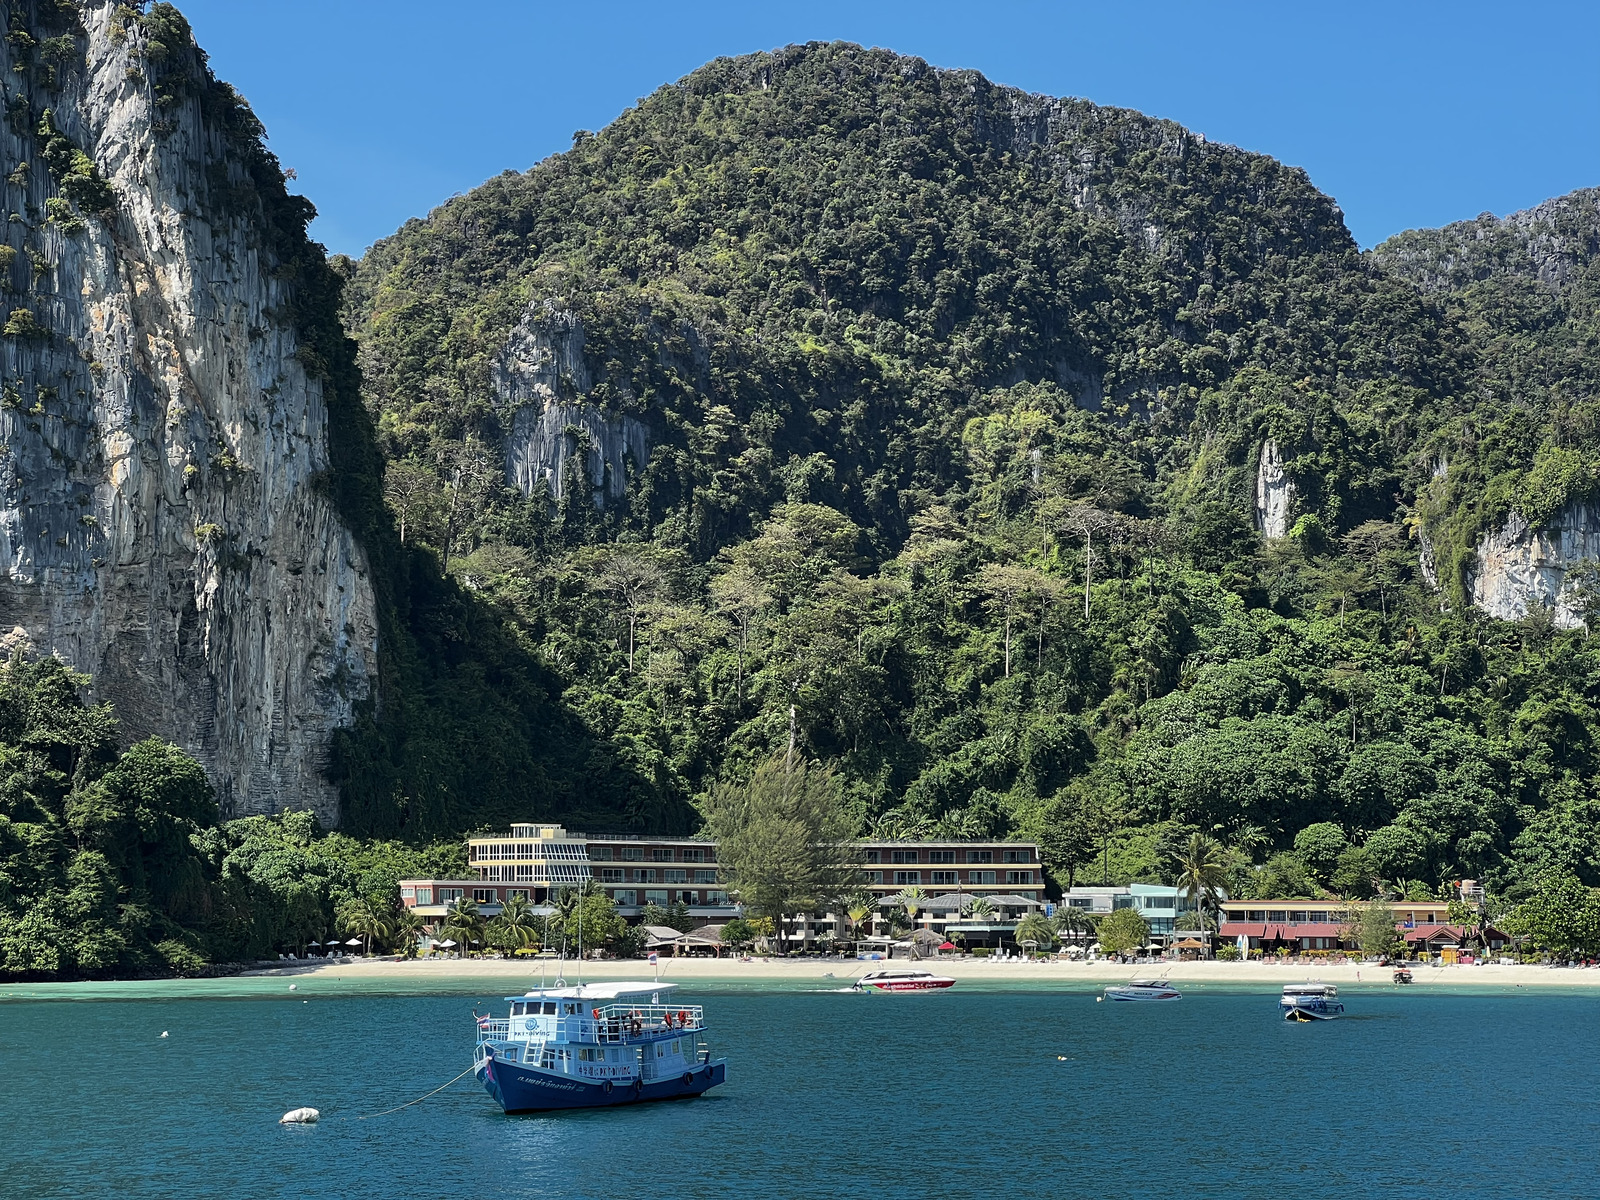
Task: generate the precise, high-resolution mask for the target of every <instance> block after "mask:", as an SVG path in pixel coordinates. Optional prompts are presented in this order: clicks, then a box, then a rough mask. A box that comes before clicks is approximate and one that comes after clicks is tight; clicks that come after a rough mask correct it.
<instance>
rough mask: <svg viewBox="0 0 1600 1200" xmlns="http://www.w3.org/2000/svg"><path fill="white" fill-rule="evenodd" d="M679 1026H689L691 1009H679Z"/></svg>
mask: <svg viewBox="0 0 1600 1200" xmlns="http://www.w3.org/2000/svg"><path fill="white" fill-rule="evenodd" d="M678 1027H679V1028H680V1029H687V1028H689V1010H688V1009H686V1008H680V1009H679V1010H678Z"/></svg>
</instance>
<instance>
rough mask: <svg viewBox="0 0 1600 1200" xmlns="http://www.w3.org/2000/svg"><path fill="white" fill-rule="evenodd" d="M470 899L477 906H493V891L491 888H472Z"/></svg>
mask: <svg viewBox="0 0 1600 1200" xmlns="http://www.w3.org/2000/svg"><path fill="white" fill-rule="evenodd" d="M472 898H473V899H474V900H476V901H477V902H478V903H479V904H493V903H494V889H493V888H473V889H472Z"/></svg>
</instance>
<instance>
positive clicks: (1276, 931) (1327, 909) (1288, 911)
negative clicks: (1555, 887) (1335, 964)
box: [1218, 900, 1510, 961]
mask: <svg viewBox="0 0 1600 1200" xmlns="http://www.w3.org/2000/svg"><path fill="white" fill-rule="evenodd" d="M1390 907H1391V908H1393V909H1394V915H1395V928H1396V930H1397V931H1398V932H1399V933H1400V935H1401V936H1402V937H1403V938H1404V939H1405V942H1406V945H1407V947H1408V948H1409V949H1410V950H1411V951H1412V952H1413V953H1415V954H1417V955H1419V956H1421V955H1430V956H1438V957H1440V958H1443V959H1445V960H1446V961H1450V960H1453V959H1454V958H1455V956H1456V955H1457V954H1458V953H1459V952H1460V949H1461V947H1462V946H1463V945H1464V944H1465V942H1466V939H1467V934H1468V930H1467V927H1466V926H1464V925H1452V924H1450V923H1449V918H1448V913H1447V911H1446V909H1447V907H1448V905H1447V902H1446V901H1444V900H1394V901H1390ZM1221 909H1222V920H1221V925H1220V927H1219V929H1218V940H1219V941H1222V942H1230V941H1231V942H1234V943H1235V944H1236V945H1238V947H1239V949H1240V950H1241V951H1247V950H1258V951H1261V952H1263V953H1267V954H1276V953H1278V952H1279V951H1284V952H1287V953H1291V954H1294V953H1298V952H1300V951H1302V950H1329V951H1331V950H1354V949H1355V948H1356V947H1355V945H1354V943H1353V942H1352V941H1351V940H1350V939H1349V937H1348V936H1347V935H1346V934H1345V924H1346V922H1347V921H1348V916H1347V914H1348V912H1349V909H1350V906H1349V904H1348V903H1346V902H1345V901H1343V900H1224V901H1223V902H1222V904H1221ZM1485 940H1486V941H1487V942H1488V948H1489V949H1490V950H1499V949H1501V948H1502V947H1504V946H1505V945H1506V944H1507V943H1508V942H1509V941H1510V939H1509V938H1507V937H1506V935H1505V934H1503V933H1501V932H1500V931H1499V930H1498V929H1493V928H1490V929H1488V930H1486V931H1485Z"/></svg>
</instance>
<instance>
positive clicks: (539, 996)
mask: <svg viewBox="0 0 1600 1200" xmlns="http://www.w3.org/2000/svg"><path fill="white" fill-rule="evenodd" d="M677 986H678V985H677V984H675V983H667V982H665V981H663V982H661V983H651V982H650V981H649V980H648V979H647V980H644V981H643V982H635V981H624V980H618V981H616V982H607V983H580V984H577V985H575V986H573V987H552V988H534V989H533V990H532V991H528V992H524V993H523V994H522V995H520V996H507V997H506V999H507V1000H620V999H622V998H623V997H624V996H648V995H651V994H653V993H656V992H670V991H672V990H674V989H675V988H676V987H677Z"/></svg>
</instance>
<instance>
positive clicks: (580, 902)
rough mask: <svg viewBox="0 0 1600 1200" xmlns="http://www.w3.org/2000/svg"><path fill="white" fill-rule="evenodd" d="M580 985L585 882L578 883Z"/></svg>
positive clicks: (579, 977) (580, 977)
mask: <svg viewBox="0 0 1600 1200" xmlns="http://www.w3.org/2000/svg"><path fill="white" fill-rule="evenodd" d="M578 987H579V989H580V990H581V989H582V987H583V884H582V883H579V884H578Z"/></svg>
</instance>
